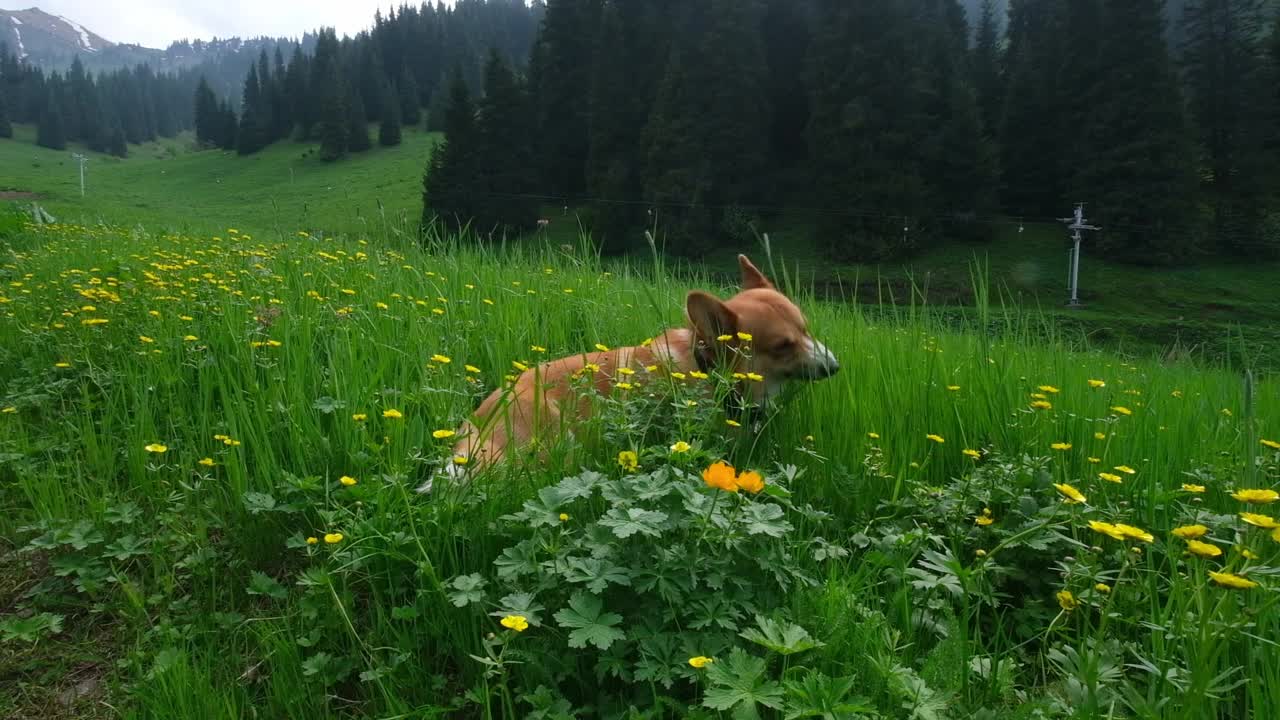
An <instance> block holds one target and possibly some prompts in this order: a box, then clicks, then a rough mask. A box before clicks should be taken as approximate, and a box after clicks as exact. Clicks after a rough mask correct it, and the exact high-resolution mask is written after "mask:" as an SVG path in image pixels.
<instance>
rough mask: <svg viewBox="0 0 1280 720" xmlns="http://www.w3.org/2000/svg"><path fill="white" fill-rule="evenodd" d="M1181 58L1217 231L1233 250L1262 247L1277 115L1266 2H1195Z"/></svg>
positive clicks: (1219, 238) (1188, 15) (1189, 8)
mask: <svg viewBox="0 0 1280 720" xmlns="http://www.w3.org/2000/svg"><path fill="white" fill-rule="evenodd" d="M1183 37H1184V38H1185V45H1184V48H1183V56H1182V61H1183V64H1184V66H1185V68H1186V79H1187V90H1188V93H1189V99H1190V103H1189V105H1190V108H1191V111H1192V114H1193V116H1194V118H1195V121H1196V122H1195V126H1196V130H1197V131H1198V134H1199V136H1200V146H1201V148H1202V149H1203V153H1204V164H1205V165H1206V168H1205V169H1204V171H1202V172H1201V176H1202V177H1203V178H1205V180H1204V182H1203V184H1204V185H1205V188H1204V189H1205V192H1206V195H1207V200H1208V203H1209V205H1210V207H1211V209H1212V229H1213V236H1214V239H1215V240H1216V242H1217V243H1218V245H1220V246H1221V247H1222V248H1223V249H1225V250H1227V251H1228V252H1233V253H1249V252H1254V251H1257V250H1260V249H1261V247H1260V245H1261V244H1262V237H1261V235H1260V233H1261V223H1262V219H1263V216H1264V206H1265V199H1264V195H1265V186H1266V180H1267V174H1268V172H1270V169H1269V167H1268V164H1269V163H1268V162H1267V160H1268V159H1267V157H1266V155H1265V153H1264V148H1265V146H1266V135H1267V131H1268V128H1267V127H1266V124H1267V123H1268V121H1269V120H1270V118H1269V117H1268V115H1267V109H1268V100H1269V98H1268V91H1269V90H1270V88H1268V87H1267V84H1266V79H1267V77H1266V65H1265V57H1264V50H1263V46H1262V38H1263V21H1262V3H1261V0H1191V1H1190V2H1188V3H1187V5H1186V7H1185V10H1184V16H1183Z"/></svg>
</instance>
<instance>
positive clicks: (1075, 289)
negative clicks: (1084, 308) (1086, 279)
mask: <svg viewBox="0 0 1280 720" xmlns="http://www.w3.org/2000/svg"><path fill="white" fill-rule="evenodd" d="M1071 239H1072V240H1074V241H1075V248H1074V249H1073V250H1072V252H1071V304H1072V305H1073V306H1074V305H1079V304H1080V294H1079V290H1080V231H1079V230H1077V231H1076V233H1075V235H1074V236H1072V238H1071Z"/></svg>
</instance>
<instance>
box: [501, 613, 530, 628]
mask: <svg viewBox="0 0 1280 720" xmlns="http://www.w3.org/2000/svg"><path fill="white" fill-rule="evenodd" d="M501 623H502V627H504V628H508V629H510V630H515V631H516V632H524V631H525V630H528V629H529V620H528V618H526V617H525V616H523V615H508V616H506V617H504V618H502V620H501Z"/></svg>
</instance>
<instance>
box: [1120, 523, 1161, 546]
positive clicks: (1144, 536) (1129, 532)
mask: <svg viewBox="0 0 1280 720" xmlns="http://www.w3.org/2000/svg"><path fill="white" fill-rule="evenodd" d="M1116 530H1118V531H1120V534H1121V535H1124V536H1125V537H1127V538H1132V539H1134V540H1141V541H1142V542H1146V543H1149V542H1155V539H1156V538H1155V536H1154V535H1152V534H1151V533H1149V532H1147V531H1146V530H1143V529H1141V528H1136V527H1134V526H1132V525H1125V524H1124V523H1116Z"/></svg>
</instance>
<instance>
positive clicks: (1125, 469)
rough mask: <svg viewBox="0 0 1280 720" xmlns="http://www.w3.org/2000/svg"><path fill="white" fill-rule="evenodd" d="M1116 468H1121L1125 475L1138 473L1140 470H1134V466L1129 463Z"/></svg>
mask: <svg viewBox="0 0 1280 720" xmlns="http://www.w3.org/2000/svg"><path fill="white" fill-rule="evenodd" d="M1115 469H1116V470H1119V471H1120V472H1122V473H1124V474H1125V475H1136V474H1137V472H1138V471H1137V470H1134V469H1133V468H1131V467H1129V466H1128V465H1117V466H1116V467H1115Z"/></svg>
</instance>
